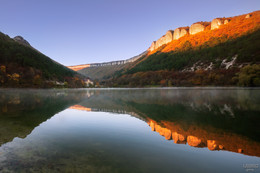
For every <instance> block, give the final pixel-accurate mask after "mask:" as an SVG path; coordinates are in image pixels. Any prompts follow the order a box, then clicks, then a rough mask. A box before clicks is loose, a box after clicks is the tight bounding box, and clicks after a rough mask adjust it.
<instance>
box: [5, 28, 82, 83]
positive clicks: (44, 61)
mask: <svg viewBox="0 0 260 173" xmlns="http://www.w3.org/2000/svg"><path fill="white" fill-rule="evenodd" d="M82 79H83V76H82V75H80V74H78V73H77V72H75V71H73V70H70V69H68V68H67V67H65V66H63V65H61V64H59V63H57V62H55V61H54V60H52V59H51V58H49V57H47V56H45V55H44V54H42V53H40V52H39V51H37V50H35V49H34V48H32V47H31V46H30V44H29V43H28V42H27V41H26V40H24V39H23V38H22V37H20V36H19V37H15V38H14V39H11V38H10V37H9V36H8V35H5V34H3V33H0V87H57V86H58V87H82V86H83V81H82Z"/></svg>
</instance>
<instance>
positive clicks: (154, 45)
mask: <svg viewBox="0 0 260 173" xmlns="http://www.w3.org/2000/svg"><path fill="white" fill-rule="evenodd" d="M172 40H173V31H172V30H169V31H167V32H166V34H165V35H164V36H162V37H161V38H159V39H158V40H157V41H153V42H152V44H151V46H150V48H149V49H148V50H149V51H153V50H155V49H158V48H159V47H161V46H162V45H164V44H167V43H170V42H171V41H172Z"/></svg>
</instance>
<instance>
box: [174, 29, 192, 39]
mask: <svg viewBox="0 0 260 173" xmlns="http://www.w3.org/2000/svg"><path fill="white" fill-rule="evenodd" d="M188 33H189V27H181V28H177V29H175V30H174V34H173V39H174V40H178V39H179V38H181V37H183V36H185V35H186V34H188Z"/></svg>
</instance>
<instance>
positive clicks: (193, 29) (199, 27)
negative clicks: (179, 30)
mask: <svg viewBox="0 0 260 173" xmlns="http://www.w3.org/2000/svg"><path fill="white" fill-rule="evenodd" d="M208 24H209V23H207V22H198V23H194V24H192V25H191V26H190V35H194V34H197V33H199V32H202V31H204V30H205V28H206V26H207V25H208Z"/></svg>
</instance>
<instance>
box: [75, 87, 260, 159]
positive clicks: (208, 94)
mask: <svg viewBox="0 0 260 173" xmlns="http://www.w3.org/2000/svg"><path fill="white" fill-rule="evenodd" d="M93 93H94V94H93V95H92V96H91V97H90V98H89V99H87V100H84V101H83V102H81V103H80V104H81V105H83V106H86V107H90V108H91V109H92V110H94V111H104V112H119V113H120V110H121V112H122V111H126V112H134V113H135V114H132V115H133V116H136V117H137V118H140V119H143V120H145V121H147V122H149V121H150V120H152V121H154V122H156V123H157V124H158V126H157V129H162V130H158V131H159V133H160V134H161V133H162V134H164V133H166V132H164V131H168V132H167V134H168V135H163V136H165V137H166V139H168V138H169V134H171V135H172V136H171V138H175V139H178V140H177V143H178V142H179V143H186V142H188V141H189V142H188V143H190V144H191V145H192V146H197V147H198V146H200V147H205V146H207V147H208V148H209V149H210V150H214V149H221V148H223V146H224V145H225V149H226V150H229V151H234V152H238V149H242V150H244V153H245V154H249V155H256V153H257V152H258V151H254V149H253V148H252V146H259V145H260V144H259V142H258V141H259V140H260V139H259V135H258V134H259V126H258V124H259V123H258V122H259V120H260V119H259V116H258V115H259V112H260V106H259V101H258V100H260V94H259V92H258V91H257V90H241V89H240V90H239V89H237V90H236V89H234V90H230V89H225V90H223V89H219V90H210V89H203V90H199V89H183V90H177V89H176V90H167V89H163V90H158V89H150V90H106V91H104V90H99V91H98V92H96V91H93ZM93 108H94V109H93ZM166 122H167V123H166ZM176 124H177V126H176ZM160 127H161V128H160ZM172 127H176V129H171V128H172ZM177 127H178V128H177ZM154 129H156V128H155V127H154ZM169 130H170V132H169ZM180 132H181V133H180ZM223 134H224V135H223ZM188 136H190V137H189V138H188ZM195 139H197V140H195ZM230 140H232V141H235V142H233V143H231V144H230V145H228V143H229V142H230ZM192 141H193V142H192ZM194 141H195V142H194ZM195 144H196V145H195ZM248 147H249V148H250V149H245V148H248ZM258 150H259V149H258ZM258 155H260V154H259V152H258Z"/></svg>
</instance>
